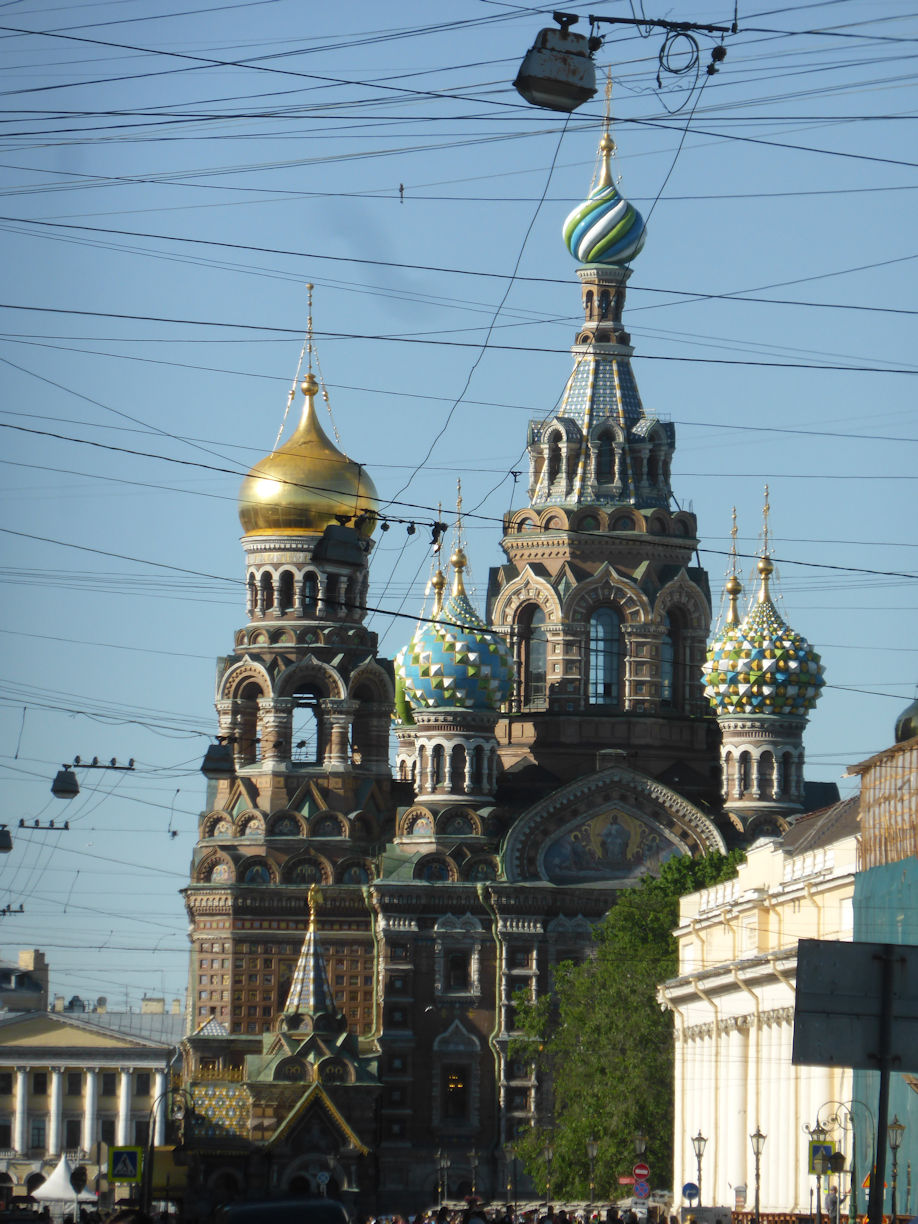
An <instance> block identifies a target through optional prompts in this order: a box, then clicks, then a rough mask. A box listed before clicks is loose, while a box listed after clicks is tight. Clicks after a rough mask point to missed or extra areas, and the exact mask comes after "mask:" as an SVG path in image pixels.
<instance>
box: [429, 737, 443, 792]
mask: <svg viewBox="0 0 918 1224" xmlns="http://www.w3.org/2000/svg"><path fill="white" fill-rule="evenodd" d="M430 783H431V790H436V789H437V787H438V786H442V785H443V745H442V744H434V746H433V752H432V753H431V770H430Z"/></svg>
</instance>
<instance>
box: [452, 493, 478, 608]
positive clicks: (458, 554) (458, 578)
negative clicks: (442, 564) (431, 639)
mask: <svg viewBox="0 0 918 1224" xmlns="http://www.w3.org/2000/svg"><path fill="white" fill-rule="evenodd" d="M462 544H463V539H462V477H461V476H460V477H459V478H458V479H457V480H456V546H455V548H454V549H453V555H452V556H451V557H450V559H449V563H450V565H451V566H452V567H453V590H452V598H453V599H458V600H467V596H466V593H465V583H464V582H463V580H462V571H463V570H464V569H465V567H466V566H467V565H468V563H469V559H468V557H467V556H466V552H465V549H464V548H463V547H462ZM476 619H477V616H476Z"/></svg>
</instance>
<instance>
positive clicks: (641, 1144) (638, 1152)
mask: <svg viewBox="0 0 918 1224" xmlns="http://www.w3.org/2000/svg"><path fill="white" fill-rule="evenodd" d="M634 1154H635V1156H637V1158H638V1160H643V1159H644V1157H645V1156H646V1154H647V1136H646V1135H645V1134H644V1133H643V1131H638V1133H637V1134H636V1135H635V1136H634Z"/></svg>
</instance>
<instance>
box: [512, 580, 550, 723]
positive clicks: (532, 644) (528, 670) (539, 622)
mask: <svg viewBox="0 0 918 1224" xmlns="http://www.w3.org/2000/svg"><path fill="white" fill-rule="evenodd" d="M517 623H518V624H519V627H520V653H521V660H520V661H521V664H522V667H521V673H522V679H523V694H522V697H523V705H524V706H527V707H529V708H530V709H537V710H538V709H544V707H545V704H546V679H547V672H548V643H547V642H546V640H545V613H544V612H543V611H542V609H541V608H540V607H539V605H538V604H529V605H528V607H526V608H524V609H523V613H522V615H521V616H520V619H519V621H518V622H517Z"/></svg>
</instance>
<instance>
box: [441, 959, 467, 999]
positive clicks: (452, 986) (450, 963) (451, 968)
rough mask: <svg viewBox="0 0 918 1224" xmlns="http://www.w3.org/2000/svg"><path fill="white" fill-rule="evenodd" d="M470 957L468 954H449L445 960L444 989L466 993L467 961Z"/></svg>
mask: <svg viewBox="0 0 918 1224" xmlns="http://www.w3.org/2000/svg"><path fill="white" fill-rule="evenodd" d="M470 960H471V957H470V955H469V953H468V952H450V954H449V956H447V958H446V989H447V990H459V991H467V990H468V989H469V983H470V976H469V961H470Z"/></svg>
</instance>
